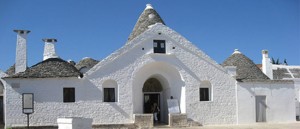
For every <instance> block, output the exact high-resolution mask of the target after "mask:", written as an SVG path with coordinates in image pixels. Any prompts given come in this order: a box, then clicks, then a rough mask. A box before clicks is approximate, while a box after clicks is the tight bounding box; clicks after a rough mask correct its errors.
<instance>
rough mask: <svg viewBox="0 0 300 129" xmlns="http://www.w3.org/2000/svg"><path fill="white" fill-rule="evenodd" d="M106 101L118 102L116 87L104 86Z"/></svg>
mask: <svg viewBox="0 0 300 129" xmlns="http://www.w3.org/2000/svg"><path fill="white" fill-rule="evenodd" d="M104 102H116V101H115V88H104Z"/></svg>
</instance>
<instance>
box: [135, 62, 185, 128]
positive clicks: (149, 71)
mask: <svg viewBox="0 0 300 129" xmlns="http://www.w3.org/2000/svg"><path fill="white" fill-rule="evenodd" d="M132 75H133V81H132V87H133V113H134V114H142V113H143V112H144V111H143V107H144V105H143V104H144V92H143V87H144V84H145V82H147V80H148V79H151V78H155V79H156V80H157V81H159V82H160V83H161V88H162V91H161V92H160V96H161V98H160V101H161V115H162V116H161V120H162V121H163V122H165V123H168V107H167V99H169V98H170V97H171V96H173V97H174V99H178V101H179V103H180V106H181V107H182V108H181V109H182V113H185V83H184V81H183V79H182V78H181V75H180V73H179V70H178V69H177V67H176V66H174V65H171V64H169V63H166V62H152V63H147V64H144V65H143V66H140V67H138V68H137V69H136V71H134V72H133V74H132Z"/></svg>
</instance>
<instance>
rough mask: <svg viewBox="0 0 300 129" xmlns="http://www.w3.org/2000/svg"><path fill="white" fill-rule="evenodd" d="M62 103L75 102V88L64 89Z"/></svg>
mask: <svg viewBox="0 0 300 129" xmlns="http://www.w3.org/2000/svg"><path fill="white" fill-rule="evenodd" d="M63 92H64V102H75V88H64V91H63Z"/></svg>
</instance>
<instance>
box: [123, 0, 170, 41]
mask: <svg viewBox="0 0 300 129" xmlns="http://www.w3.org/2000/svg"><path fill="white" fill-rule="evenodd" d="M155 23H162V24H164V25H165V23H164V21H163V20H162V18H161V17H160V16H159V14H158V13H157V12H156V11H155V10H154V9H153V7H152V6H151V5H150V4H147V5H146V8H145V10H144V11H143V13H142V14H141V15H140V17H139V19H138V20H137V22H136V24H135V26H134V28H133V30H132V32H131V34H130V35H129V37H128V42H129V41H131V40H132V39H134V38H135V37H137V36H138V35H140V34H142V33H143V32H144V31H146V30H147V29H148V26H150V25H154V24H155Z"/></svg>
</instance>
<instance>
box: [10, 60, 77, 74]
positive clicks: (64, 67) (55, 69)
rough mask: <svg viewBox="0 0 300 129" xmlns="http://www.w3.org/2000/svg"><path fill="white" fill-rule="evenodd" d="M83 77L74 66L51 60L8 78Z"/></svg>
mask: <svg viewBox="0 0 300 129" xmlns="http://www.w3.org/2000/svg"><path fill="white" fill-rule="evenodd" d="M78 76H82V74H81V73H80V72H79V70H78V69H76V68H75V66H73V65H72V64H70V63H68V62H67V61H65V60H62V59H60V58H49V59H47V60H44V61H42V62H39V63H37V64H35V65H33V66H31V67H30V68H28V69H26V70H25V71H24V72H20V73H17V74H13V75H10V76H8V77H6V78H58V77H78Z"/></svg>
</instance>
